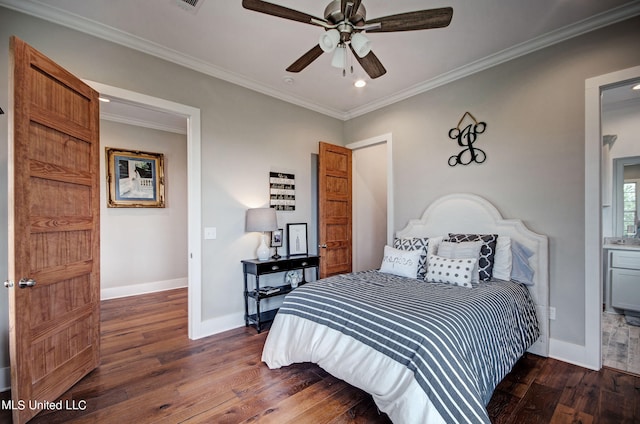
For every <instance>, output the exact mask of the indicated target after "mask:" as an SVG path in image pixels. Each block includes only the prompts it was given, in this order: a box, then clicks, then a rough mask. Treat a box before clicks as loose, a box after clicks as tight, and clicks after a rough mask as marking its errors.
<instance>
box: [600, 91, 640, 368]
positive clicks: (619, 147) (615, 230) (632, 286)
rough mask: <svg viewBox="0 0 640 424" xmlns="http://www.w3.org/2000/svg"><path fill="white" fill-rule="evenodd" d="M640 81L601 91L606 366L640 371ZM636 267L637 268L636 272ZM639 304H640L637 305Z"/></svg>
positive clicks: (603, 343)
mask: <svg viewBox="0 0 640 424" xmlns="http://www.w3.org/2000/svg"><path fill="white" fill-rule="evenodd" d="M638 84H640V80H637V79H634V80H628V81H625V82H624V83H621V84H620V85H616V86H613V87H608V88H606V89H604V90H603V91H602V108H601V122H602V124H601V125H602V127H601V128H602V129H601V131H602V155H601V159H602V162H601V163H602V240H603V251H602V258H603V267H602V269H603V278H602V283H603V286H602V294H603V296H602V301H603V308H602V318H601V323H602V329H601V336H602V338H601V344H602V365H603V366H607V367H611V368H616V369H620V370H622V371H628V372H633V373H636V374H637V373H640V238H637V237H636V236H638V216H639V213H638V205H639V204H640V202H639V200H640V196H638V192H637V188H638V187H639V186H640V137H639V136H638V134H640V89H636V90H634V89H633V87H635V86H637V85H638ZM636 267H637V268H638V269H635V268H636ZM635 300H638V302H635Z"/></svg>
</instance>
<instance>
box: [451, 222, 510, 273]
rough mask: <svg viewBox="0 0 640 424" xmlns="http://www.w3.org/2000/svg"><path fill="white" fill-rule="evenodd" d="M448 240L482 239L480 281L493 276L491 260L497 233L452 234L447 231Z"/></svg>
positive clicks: (494, 252) (479, 266) (494, 250)
mask: <svg viewBox="0 0 640 424" xmlns="http://www.w3.org/2000/svg"><path fill="white" fill-rule="evenodd" d="M449 241H452V242H454V243H459V242H462V241H482V248H481V249H480V259H478V270H479V275H480V280H481V281H489V280H491V277H492V276H493V262H494V258H495V254H496V243H497V241H498V235H497V234H453V233H449Z"/></svg>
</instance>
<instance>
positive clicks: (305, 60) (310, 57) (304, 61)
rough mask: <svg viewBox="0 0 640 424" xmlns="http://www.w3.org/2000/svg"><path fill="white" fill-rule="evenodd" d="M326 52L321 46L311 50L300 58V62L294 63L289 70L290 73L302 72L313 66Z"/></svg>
mask: <svg viewBox="0 0 640 424" xmlns="http://www.w3.org/2000/svg"><path fill="white" fill-rule="evenodd" d="M322 53H324V51H323V50H322V49H321V48H320V45H319V44H318V45H316V46H315V47H313V48H312V49H311V50H309V51H308V52H306V53H305V54H303V55H302V56H300V58H299V59H298V60H296V61H295V62H293V63H292V64H291V65H290V66H289V67H288V68H287V71H288V72H300V71H302V70H303V69H304V68H306V67H307V66H309V65H310V64H311V62H313V61H314V60H316V59H317V58H319V57H320V56H321V55H322Z"/></svg>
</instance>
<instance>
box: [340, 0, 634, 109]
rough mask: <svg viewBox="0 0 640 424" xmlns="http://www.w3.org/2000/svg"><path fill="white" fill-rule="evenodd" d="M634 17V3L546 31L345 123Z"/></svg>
mask: <svg viewBox="0 0 640 424" xmlns="http://www.w3.org/2000/svg"><path fill="white" fill-rule="evenodd" d="M637 15H640V1H637V0H636V1H632V2H630V3H627V4H625V5H623V6H620V7H618V8H615V9H612V10H609V11H607V12H603V13H600V14H598V15H594V16H592V17H591V18H588V19H585V20H582V21H580V22H576V23H575V24H572V25H569V26H566V27H564V28H560V29H558V30H555V31H552V32H549V33H547V34H544V35H542V36H540V37H537V38H534V39H531V40H529V41H526V42H524V43H520V44H517V45H515V46H513V47H510V48H508V49H505V50H502V51H500V52H498V53H495V54H492V55H490V56H487V57H484V58H482V59H480V60H477V61H475V62H471V63H469V64H467V65H464V66H461V67H459V68H457V69H454V70H452V71H450V72H446V73H444V74H441V75H439V76H437V77H435V78H432V79H430V80H428V81H425V82H422V83H420V84H417V85H414V86H413V87H410V88H408V89H406V90H403V91H401V92H398V93H397V94H395V95H393V96H389V97H387V98H385V99H383V100H380V101H376V102H371V103H369V104H366V105H364V106H361V107H357V108H354V109H352V110H350V111H349V112H347V113H346V114H345V120H349V119H352V118H356V117H358V116H361V115H364V114H366V113H369V112H373V111H374V110H377V109H381V108H383V107H385V106H389V105H391V104H394V103H397V102H399V101H402V100H405V99H408V98H410V97H413V96H416V95H418V94H421V93H424V92H427V91H430V90H433V89H434V88H437V87H440V86H443V85H445V84H448V83H450V82H453V81H456V80H459V79H461V78H464V77H467V76H470V75H473V74H475V73H477V72H480V71H484V70H485V69H489V68H491V67H494V66H496V65H499V64H501V63H504V62H508V61H510V60H512V59H516V58H518V57H521V56H524V55H527V54H529V53H533V52H535V51H537V50H541V49H544V48H546V47H549V46H552V45H554V44H557V43H560V42H562V41H565V40H568V39H570V38H573V37H577V36H579V35H582V34H586V33H588V32H591V31H594V30H596V29H599V28H603V27H606V26H608V25H612V24H614V23H616V22H621V21H624V20H626V19H629V18H632V17H634V16H637Z"/></svg>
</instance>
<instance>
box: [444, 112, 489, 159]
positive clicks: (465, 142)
mask: <svg viewBox="0 0 640 424" xmlns="http://www.w3.org/2000/svg"><path fill="white" fill-rule="evenodd" d="M467 116H469V117H470V118H471V119H472V120H473V123H470V124H469V125H467V126H466V127H464V128H461V126H462V122H463V121H464V119H465V118H466V117H467ZM486 129H487V123H486V122H478V121H477V120H476V118H474V117H473V115H472V114H470V113H469V112H465V113H464V115H462V118H460V121H459V122H458V126H457V127H455V128H451V129H450V130H449V138H450V139H452V140H457V141H458V146H460V147H466V149H464V150H463V151H461V152H460V153H458V154H457V155H453V156H451V157H450V158H449V166H456V165H458V164H460V165H469V164H470V163H471V162H476V163H482V162H484V161H485V160H486V159H487V155H486V153H485V152H484V151H483V150H482V149H479V148H477V147H474V146H473V143H475V141H476V139H477V138H478V135H480V134H482V133H483V132H484V130H486Z"/></svg>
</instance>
